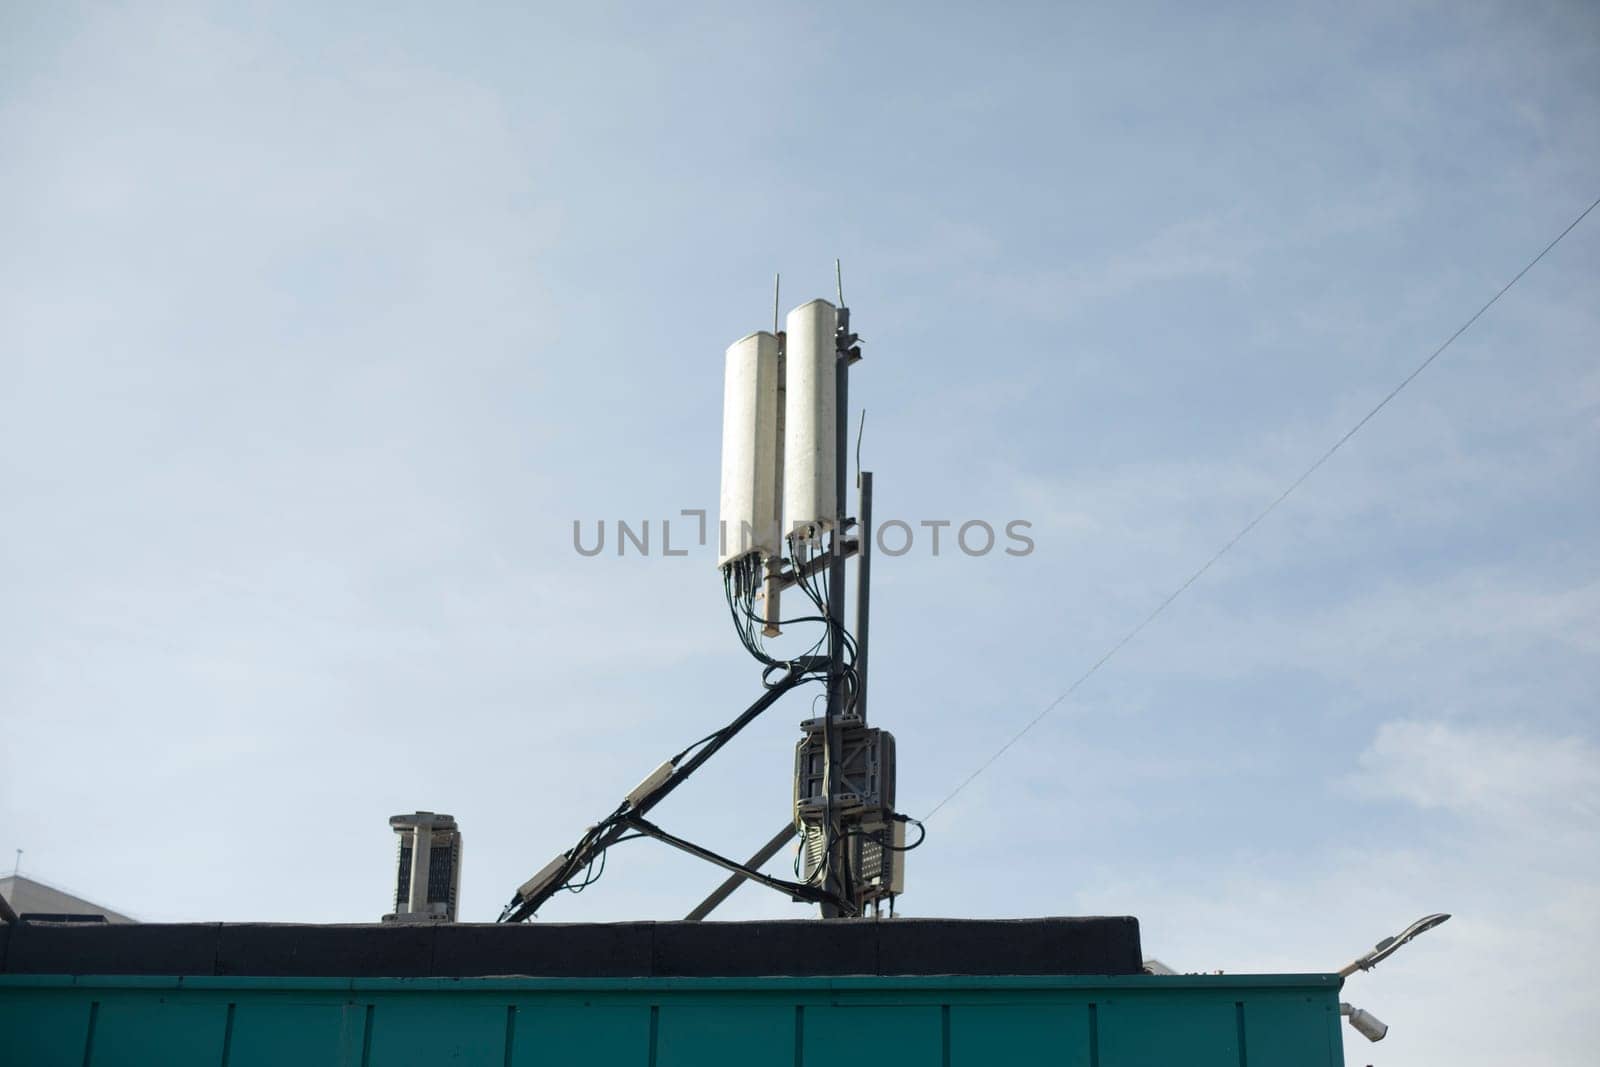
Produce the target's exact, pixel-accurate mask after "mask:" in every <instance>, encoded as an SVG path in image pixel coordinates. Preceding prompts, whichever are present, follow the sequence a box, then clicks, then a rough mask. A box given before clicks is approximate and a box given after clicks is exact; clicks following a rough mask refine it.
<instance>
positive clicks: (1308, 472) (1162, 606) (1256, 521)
mask: <svg viewBox="0 0 1600 1067" xmlns="http://www.w3.org/2000/svg"><path fill="white" fill-rule="evenodd" d="M1596 207H1600V197H1597V198H1596V199H1595V200H1594V201H1593V202H1592V203H1590V205H1589V206H1588V207H1586V208H1584V209H1583V211H1582V212H1580V213H1579V214H1578V217H1577V218H1575V219H1573V220H1572V221H1571V222H1569V223H1568V224H1567V226H1566V228H1565V229H1563V230H1562V231H1561V232H1560V233H1559V234H1557V235H1556V236H1555V239H1554V240H1552V241H1551V242H1550V243H1549V244H1547V245H1545V246H1544V248H1543V249H1541V250H1540V251H1539V254H1538V255H1536V256H1534V257H1533V258H1532V259H1530V260H1529V261H1528V262H1527V264H1526V265H1525V266H1524V267H1523V268H1522V269H1521V270H1519V271H1517V273H1516V274H1515V275H1513V276H1512V278H1511V280H1510V281H1508V282H1506V283H1505V284H1504V285H1503V286H1501V287H1500V289H1499V291H1498V292H1496V293H1495V294H1494V295H1493V296H1491V297H1490V298H1489V299H1488V300H1487V301H1486V302H1485V303H1484V305H1483V306H1482V307H1480V308H1478V310H1477V311H1475V312H1473V313H1472V316H1471V317H1470V318H1468V319H1467V321H1466V322H1464V323H1462V324H1461V326H1460V327H1458V328H1457V329H1456V331H1455V332H1454V333H1452V334H1451V335H1450V336H1449V337H1447V338H1445V341H1444V343H1443V344H1441V345H1440V346H1439V347H1438V348H1435V349H1434V350H1433V352H1432V353H1430V354H1429V356H1428V357H1427V358H1426V359H1424V360H1423V361H1422V362H1421V363H1419V364H1417V366H1416V367H1415V368H1413V369H1412V371H1411V373H1409V374H1407V375H1406V376H1405V377H1404V378H1402V379H1400V382H1399V383H1398V384H1397V385H1395V387H1394V388H1392V389H1390V390H1389V392H1388V393H1386V394H1385V395H1384V397H1383V399H1382V400H1379V401H1378V402H1377V403H1376V404H1375V405H1373V407H1372V409H1371V410H1370V411H1368V412H1367V413H1366V414H1365V415H1363V416H1361V418H1360V419H1358V420H1356V423H1355V425H1353V426H1351V427H1350V428H1349V429H1348V430H1346V431H1345V432H1344V434H1343V435H1341V436H1340V437H1339V439H1338V440H1337V441H1335V442H1334V443H1333V444H1332V445H1330V446H1329V447H1328V449H1327V450H1326V451H1324V452H1323V453H1322V454H1321V455H1320V456H1318V457H1317V458H1316V460H1315V461H1313V462H1312V464H1311V465H1310V466H1309V467H1307V468H1306V469H1305V470H1304V471H1302V472H1301V473H1300V475H1299V476H1298V477H1297V478H1295V479H1294V480H1293V481H1292V482H1290V483H1289V485H1288V487H1287V488H1285V489H1284V490H1283V492H1281V493H1279V494H1278V495H1277V496H1276V497H1274V498H1273V500H1272V502H1271V503H1270V504H1268V505H1267V506H1266V507H1264V508H1262V509H1261V511H1260V512H1258V513H1257V514H1256V515H1255V517H1254V518H1252V519H1251V520H1250V521H1249V522H1247V523H1245V524H1244V526H1242V527H1240V529H1239V532H1238V533H1236V534H1234V535H1233V536H1232V537H1230V538H1229V539H1228V541H1227V542H1226V543H1225V544H1224V545H1223V546H1222V547H1221V548H1219V549H1217V551H1216V552H1214V553H1212V555H1211V557H1210V558H1209V559H1207V560H1206V561H1205V562H1204V563H1203V564H1201V565H1200V567H1199V569H1197V570H1196V571H1195V572H1194V573H1193V574H1191V575H1189V577H1188V578H1186V579H1184V581H1183V584H1181V585H1179V586H1178V587H1177V588H1176V589H1174V590H1173V591H1172V592H1171V593H1169V594H1167V596H1166V598H1165V599H1164V600H1162V601H1161V602H1160V603H1159V604H1157V605H1156V606H1155V609H1154V610H1153V611H1151V612H1150V613H1149V614H1148V615H1146V616H1145V617H1144V618H1143V619H1142V620H1140V621H1139V623H1138V624H1137V625H1135V626H1134V627H1133V628H1132V629H1131V630H1129V631H1128V632H1127V633H1125V634H1123V635H1122V637H1121V638H1120V639H1118V640H1117V642H1116V643H1115V644H1113V645H1112V646H1111V647H1110V648H1108V649H1107V650H1106V651H1105V653H1104V654H1102V655H1101V656H1100V658H1099V659H1097V660H1095V661H1094V663H1092V664H1091V665H1090V666H1089V669H1088V670H1086V671H1084V672H1083V673H1082V674H1080V675H1079V676H1078V677H1077V679H1076V680H1074V681H1073V683H1072V684H1071V685H1069V686H1067V688H1066V689H1065V690H1064V691H1063V692H1062V693H1061V695H1060V696H1058V697H1056V698H1055V699H1054V700H1052V701H1050V703H1048V704H1046V705H1045V706H1044V709H1043V710H1042V711H1040V712H1039V713H1038V714H1037V715H1035V716H1034V717H1033V718H1032V719H1030V720H1029V721H1028V722H1027V723H1026V724H1025V725H1024V726H1023V727H1022V729H1020V730H1018V731H1017V732H1016V733H1015V734H1013V735H1012V736H1011V738H1010V739H1009V740H1007V741H1006V743H1005V744H1003V745H1001V746H1000V747H999V748H998V749H996V750H995V752H994V754H993V755H991V756H990V757H989V758H988V759H986V760H984V761H983V762H982V763H981V764H979V765H978V768H977V769H976V770H974V771H973V772H972V773H971V774H969V775H967V776H966V777H965V778H964V779H962V780H961V782H960V784H959V785H957V786H956V787H955V788H954V789H952V790H950V792H949V793H947V794H945V796H944V799H942V800H940V801H939V803H937V804H935V805H934V806H933V807H932V808H931V809H930V810H929V811H928V813H927V814H926V815H924V816H923V819H924V820H927V819H931V818H933V817H934V815H936V814H938V812H939V810H940V809H941V808H943V807H944V806H945V805H946V804H948V803H950V801H952V800H954V799H955V798H956V796H958V795H959V794H960V793H961V791H962V790H964V789H966V788H967V786H969V785H971V784H972V782H973V781H974V780H975V779H976V778H977V777H978V776H979V775H980V774H982V773H983V772H984V771H987V770H988V769H989V768H990V767H992V766H994V764H995V762H996V761H998V760H999V759H1000V758H1001V757H1002V756H1004V755H1005V754H1006V753H1007V752H1008V751H1010V750H1011V747H1012V746H1013V745H1015V744H1016V743H1017V742H1018V741H1020V740H1022V738H1023V737H1024V736H1025V735H1026V734H1027V733H1028V732H1029V731H1030V730H1032V729H1033V728H1034V727H1035V726H1037V725H1039V723H1040V722H1042V721H1043V720H1044V718H1045V716H1047V715H1049V714H1050V713H1051V712H1052V711H1054V710H1055V709H1056V708H1058V707H1060V706H1061V705H1062V704H1063V703H1065V702H1066V701H1067V700H1068V699H1069V698H1070V697H1071V696H1072V694H1073V693H1075V692H1077V691H1078V689H1079V687H1080V686H1082V685H1083V683H1085V682H1087V681H1088V680H1089V679H1090V678H1092V677H1093V676H1094V675H1095V673H1096V672H1097V671H1099V670H1100V668H1101V667H1103V666H1105V664H1106V663H1107V662H1108V661H1109V660H1110V659H1111V658H1112V657H1113V656H1115V655H1116V654H1117V653H1118V652H1121V651H1122V649H1123V648H1124V647H1126V646H1127V645H1128V643H1129V642H1131V641H1132V640H1133V639H1134V638H1136V637H1138V636H1139V634H1141V633H1142V632H1144V630H1145V628H1146V627H1147V626H1149V625H1150V624H1151V623H1153V622H1155V620H1156V619H1157V618H1159V617H1160V616H1161V615H1162V613H1164V612H1165V611H1166V610H1167V609H1168V608H1169V607H1171V606H1172V604H1173V602H1174V601H1176V600H1177V599H1178V598H1179V597H1181V596H1183V594H1184V593H1186V592H1188V590H1189V588H1190V587H1191V586H1192V585H1194V584H1195V583H1196V582H1198V581H1199V580H1200V579H1201V578H1202V577H1204V576H1205V574H1206V572H1207V571H1209V570H1210V569H1211V568H1212V566H1214V565H1215V564H1216V562H1217V561H1218V560H1220V559H1221V558H1222V557H1223V556H1225V555H1227V554H1228V552H1229V551H1230V550H1232V548H1233V547H1234V546H1235V545H1237V544H1238V543H1239V542H1240V541H1242V540H1244V538H1245V537H1247V536H1249V534H1250V532H1251V531H1252V530H1254V529H1255V528H1256V527H1257V526H1258V525H1260V524H1261V522H1262V520H1264V519H1266V517H1267V516H1269V515H1271V514H1272V513H1273V512H1274V511H1276V510H1277V509H1278V505H1280V504H1282V503H1283V502H1284V501H1285V500H1287V499H1289V497H1290V496H1291V495H1292V494H1293V493H1294V491H1295V490H1297V489H1299V488H1300V486H1301V485H1303V484H1304V483H1305V482H1306V480H1307V479H1308V478H1310V477H1311V476H1312V475H1313V474H1315V473H1316V472H1317V471H1318V470H1320V469H1321V468H1322V465H1323V464H1325V463H1327V462H1328V460H1330V459H1332V458H1333V456H1334V453H1336V452H1338V451H1339V449H1341V448H1343V447H1344V445H1345V443H1346V442H1347V441H1349V440H1350V439H1351V438H1352V437H1354V436H1355V435H1356V434H1357V433H1359V432H1360V431H1361V429H1362V427H1364V426H1366V425H1367V423H1369V422H1371V421H1372V419H1373V418H1374V417H1375V416H1376V415H1377V414H1378V413H1379V412H1380V411H1382V410H1383V409H1384V408H1385V407H1387V406H1388V405H1389V402H1390V401H1391V400H1393V399H1394V398H1395V397H1397V396H1399V395H1400V393H1401V392H1402V391H1403V390H1404V389H1405V388H1406V387H1407V386H1408V385H1410V384H1411V383H1412V382H1413V381H1415V380H1416V378H1417V377H1418V375H1420V374H1421V373H1422V372H1423V371H1425V370H1427V369H1428V367H1429V366H1431V365H1432V364H1433V361H1434V360H1436V359H1438V358H1439V357H1440V356H1441V355H1443V354H1444V352H1445V350H1446V349H1448V348H1449V347H1450V346H1451V345H1452V344H1454V343H1455V341H1456V339H1457V338H1458V337H1460V336H1461V335H1462V334H1464V333H1466V332H1467V330H1469V329H1470V328H1471V327H1472V325H1473V324H1474V323H1476V322H1477V321H1478V320H1479V319H1480V318H1482V317H1483V315H1484V313H1486V312H1487V311H1488V310H1489V309H1490V308H1492V307H1494V305H1495V304H1497V303H1499V301H1500V298H1501V297H1503V296H1505V295H1506V293H1508V292H1509V291H1510V290H1511V287H1512V286H1514V285H1516V284H1517V283H1518V282H1519V281H1521V280H1522V277H1523V275H1525V274H1527V273H1528V272H1529V271H1530V270H1532V269H1533V268H1534V267H1535V266H1537V265H1538V263H1539V261H1540V260H1542V259H1544V257H1545V256H1546V255H1548V254H1549V252H1550V250H1551V249H1553V248H1555V247H1556V245H1558V244H1560V243H1561V241H1562V239H1563V238H1565V237H1566V236H1567V234H1569V233H1571V232H1572V231H1573V230H1574V229H1576V228H1577V226H1578V224H1579V223H1581V222H1582V221H1583V220H1584V219H1585V218H1587V217H1588V216H1589V213H1590V212H1592V211H1593V210H1594V209H1595V208H1596Z"/></svg>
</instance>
